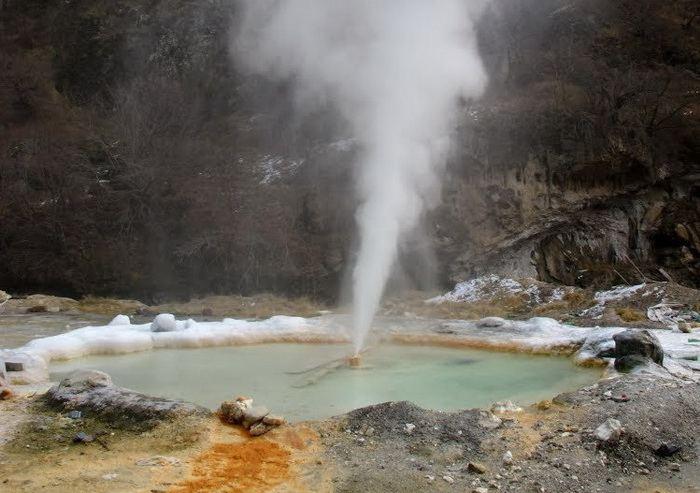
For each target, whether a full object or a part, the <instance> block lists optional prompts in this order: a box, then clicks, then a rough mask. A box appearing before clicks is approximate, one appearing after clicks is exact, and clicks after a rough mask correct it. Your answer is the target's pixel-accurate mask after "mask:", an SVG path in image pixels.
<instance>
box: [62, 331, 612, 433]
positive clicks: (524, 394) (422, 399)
mask: <svg viewBox="0 0 700 493" xmlns="http://www.w3.org/2000/svg"><path fill="white" fill-rule="evenodd" d="M349 351H350V348H349V346H347V345H339V344H262V345H251V346H236V347H211V348H200V349H159V350H156V351H147V352H142V353H134V354H127V355H119V356H91V357H86V358H80V359H75V360H70V361H64V362H56V363H52V365H51V372H52V373H51V379H52V380H59V379H61V378H62V377H64V376H65V375H66V374H67V373H69V372H71V371H73V370H76V369H85V368H90V369H98V370H102V371H105V372H107V373H109V374H110V375H111V376H112V379H113V381H114V383H115V384H117V385H120V386H122V387H126V388H129V389H132V390H136V391H139V392H143V393H146V394H151V395H156V396H163V397H170V398H178V399H184V400H187V401H191V402H195V403H197V404H201V405H203V406H206V407H209V408H212V409H215V408H217V407H218V405H219V404H220V403H221V402H222V401H224V400H227V399H231V398H233V397H235V396H237V395H248V396H251V397H254V398H255V400H256V401H257V402H258V403H260V404H263V405H265V406H267V407H268V408H270V409H271V410H273V411H274V412H275V413H279V414H282V415H284V416H285V417H287V419H290V420H292V421H296V420H305V419H319V418H327V417H330V416H333V415H337V414H342V413H344V412H347V411H350V410H352V409H355V408H358V407H362V406H366V405H369V404H377V403H380V402H385V401H398V400H409V401H412V402H414V403H416V404H418V405H420V406H422V407H425V408H429V409H441V410H457V409H466V408H472V407H485V406H489V405H490V404H491V403H492V402H494V401H501V400H512V401H515V402H517V403H520V404H529V403H533V402H536V401H538V400H541V399H545V398H551V397H552V396H554V395H555V394H557V393H559V392H563V391H567V390H573V389H576V388H578V387H581V386H585V385H588V384H590V383H592V382H594V381H595V380H597V379H598V378H599V377H600V374H601V373H600V371H599V370H593V369H587V368H581V367H577V366H575V365H574V364H573V363H572V361H571V360H570V359H568V358H565V357H554V356H533V355H524V354H511V353H500V352H490V351H482V350H470V349H452V348H441V347H430V346H406V345H382V346H378V347H375V348H373V349H371V350H370V351H367V352H366V353H365V354H364V355H363V358H362V364H363V366H362V367H361V368H356V369H353V368H350V367H349V366H347V365H339V364H338V363H336V364H331V365H329V366H326V367H325V368H322V369H318V370H313V371H309V372H306V373H299V372H302V371H304V370H307V369H310V368H313V367H315V366H317V365H321V364H324V363H328V362H330V361H332V360H338V359H342V358H343V357H346V356H347V355H348V354H349Z"/></svg>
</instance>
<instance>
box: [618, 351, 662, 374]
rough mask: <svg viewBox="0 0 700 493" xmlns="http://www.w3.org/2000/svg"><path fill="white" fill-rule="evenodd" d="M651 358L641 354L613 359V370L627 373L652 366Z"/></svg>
mask: <svg viewBox="0 0 700 493" xmlns="http://www.w3.org/2000/svg"><path fill="white" fill-rule="evenodd" d="M653 364H654V362H653V361H652V360H651V358H648V357H646V356H642V355H641V354H628V355H627V356H622V357H621V358H616V359H615V369H616V370H617V371H619V372H621V373H628V372H631V371H632V370H634V369H635V368H637V367H640V366H648V365H653Z"/></svg>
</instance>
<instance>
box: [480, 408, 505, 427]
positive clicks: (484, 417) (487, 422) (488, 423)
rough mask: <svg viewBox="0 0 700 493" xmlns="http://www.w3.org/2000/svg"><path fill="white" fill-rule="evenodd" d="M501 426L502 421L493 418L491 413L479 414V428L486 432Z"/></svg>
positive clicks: (496, 417) (483, 412)
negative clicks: (484, 429)
mask: <svg viewBox="0 0 700 493" xmlns="http://www.w3.org/2000/svg"><path fill="white" fill-rule="evenodd" d="M501 424H503V420H502V419H501V418H499V417H498V416H495V415H494V414H493V413H492V412H491V411H480V412H479V426H481V427H483V428H486V429H487V430H494V429H496V428H498V427H499V426H501Z"/></svg>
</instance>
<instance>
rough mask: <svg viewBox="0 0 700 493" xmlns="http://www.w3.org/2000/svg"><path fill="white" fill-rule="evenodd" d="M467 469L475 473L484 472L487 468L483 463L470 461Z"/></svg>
mask: <svg viewBox="0 0 700 493" xmlns="http://www.w3.org/2000/svg"><path fill="white" fill-rule="evenodd" d="M467 471H469V472H471V473H475V474H484V473H485V472H486V471H487V469H486V466H484V465H483V464H479V463H478V462H470V463H469V464H467Z"/></svg>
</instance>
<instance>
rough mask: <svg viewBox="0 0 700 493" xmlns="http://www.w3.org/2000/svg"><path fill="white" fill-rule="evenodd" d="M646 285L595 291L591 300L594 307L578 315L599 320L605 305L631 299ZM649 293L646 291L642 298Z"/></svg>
mask: <svg viewBox="0 0 700 493" xmlns="http://www.w3.org/2000/svg"><path fill="white" fill-rule="evenodd" d="M645 287H646V284H636V285H634V286H615V287H614V288H612V289H609V290H607V291H596V293H595V294H594V295H593V300H594V301H595V302H596V304H595V305H594V306H592V307H591V308H588V309H586V310H583V311H582V312H581V313H580V314H579V315H580V316H582V317H591V318H599V317H601V316H602V315H603V310H605V304H606V303H609V302H611V301H620V300H624V299H628V298H631V297H632V296H633V295H634V294H635V293H637V292H638V291H640V290H642V289H644V288H645ZM650 294H651V292H649V291H647V292H645V293H643V294H642V296H648V295H650Z"/></svg>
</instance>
